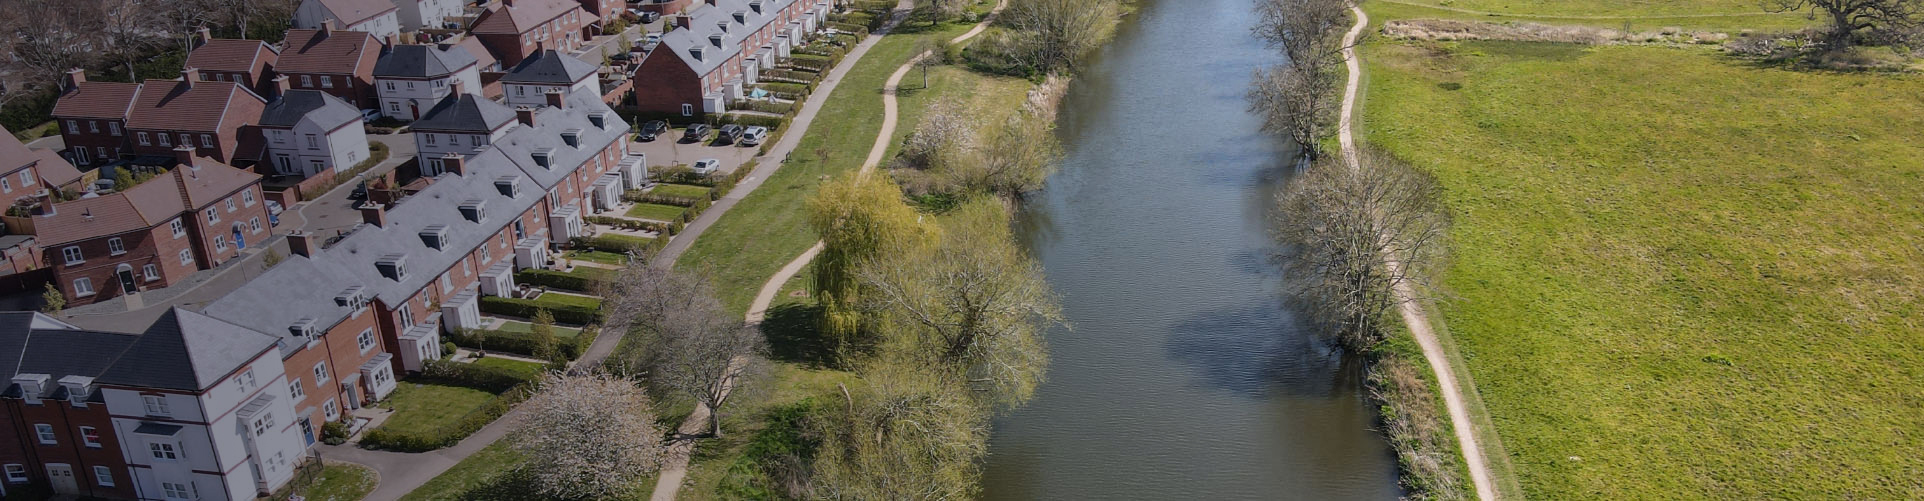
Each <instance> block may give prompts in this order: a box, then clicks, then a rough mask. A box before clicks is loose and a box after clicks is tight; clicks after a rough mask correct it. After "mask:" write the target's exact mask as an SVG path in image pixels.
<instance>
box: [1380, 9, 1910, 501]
mask: <svg viewBox="0 0 1924 501" xmlns="http://www.w3.org/2000/svg"><path fill="white" fill-rule="evenodd" d="M1478 3H1479V4H1483V5H1474V6H1470V7H1475V8H1478V9H1483V10H1495V9H1501V8H1502V7H1504V6H1506V5H1509V4H1507V3H1503V2H1497V3H1495V4H1493V3H1492V2H1491V1H1481V2H1478ZM1590 4H1591V5H1590V6H1594V7H1598V8H1597V9H1595V10H1591V11H1588V12H1594V13H1600V14H1628V15H1635V14H1651V15H1679V14H1682V13H1671V12H1648V13H1645V12H1637V11H1622V12H1619V11H1615V10H1611V8H1612V5H1614V4H1611V3H1610V2H1605V1H1598V2H1591V3H1590ZM1459 6H1463V5H1462V4H1461V3H1459ZM1573 8H1576V7H1573ZM1754 8H1755V7H1754V6H1748V5H1745V6H1742V9H1739V8H1737V7H1733V10H1730V11H1728V13H1729V14H1730V18H1729V19H1726V18H1722V17H1701V18H1686V19H1716V20H1717V21H1715V22H1716V23H1718V24H1722V25H1724V26H1722V27H1733V26H1730V24H1731V19H1747V18H1748V16H1750V15H1751V14H1749V13H1746V12H1745V10H1747V9H1754ZM1365 9H1366V10H1368V11H1369V12H1370V14H1371V16H1372V17H1373V18H1377V19H1375V20H1374V22H1375V23H1381V22H1386V21H1389V20H1394V19H1398V18H1407V17H1413V16H1428V15H1429V14H1428V13H1425V12H1420V11H1415V10H1411V9H1409V8H1407V6H1406V5H1403V4H1396V3H1386V4H1368V5H1366V6H1365ZM1585 12H1586V11H1583V10H1576V11H1559V12H1555V13H1554V14H1555V15H1559V16H1583V15H1588V14H1586V13H1585ZM1692 14H1704V15H1706V16H1709V15H1710V14H1715V12H1710V11H1704V12H1696V13H1692ZM1672 19H1673V18H1664V19H1642V18H1638V19H1627V20H1600V19H1587V20H1586V21H1588V22H1585V23H1583V24H1593V25H1599V24H1600V25H1602V26H1605V27H1614V26H1615V25H1616V24H1621V23H1624V22H1634V23H1637V24H1639V25H1645V24H1648V23H1654V22H1670V20H1672ZM1706 22H1710V21H1706ZM1770 27H1772V26H1759V28H1770ZM1361 51H1362V53H1363V55H1364V56H1363V61H1364V63H1365V64H1366V65H1367V69H1366V72H1365V73H1366V75H1367V77H1368V79H1367V80H1366V88H1365V89H1364V93H1365V96H1366V99H1365V100H1364V101H1363V109H1362V113H1363V117H1364V118H1363V119H1362V122H1361V125H1362V126H1363V128H1362V129H1361V130H1360V131H1359V133H1361V134H1364V136H1365V138H1366V140H1367V141H1368V142H1369V143H1372V144H1375V145H1378V146H1381V147H1384V148H1387V149H1389V150H1390V151H1391V152H1393V153H1395V154H1397V155H1398V156H1400V157H1403V158H1405V159H1407V160H1409V161H1411V163H1413V164H1415V165H1417V166H1420V167H1423V168H1426V169H1428V170H1430V171H1431V172H1432V173H1434V174H1435V175H1436V176H1437V177H1438V179H1439V180H1440V181H1441V182H1442V183H1443V185H1444V189H1445V192H1446V198H1447V204H1448V206H1449V207H1450V208H1451V209H1452V212H1453V213H1454V216H1455V222H1456V226H1455V228H1454V230H1453V232H1452V238H1453V240H1454V242H1455V260H1454V261H1453V262H1452V265H1451V266H1450V267H1449V268H1448V269H1447V270H1446V271H1445V272H1444V276H1443V281H1444V283H1445V285H1446V287H1447V289H1448V290H1449V291H1450V294H1451V300H1449V301H1445V302H1443V303H1441V304H1439V305H1437V306H1436V308H1435V309H1433V310H1431V312H1432V313H1433V314H1434V315H1433V316H1432V318H1433V319H1435V320H1438V321H1439V325H1437V327H1438V330H1439V332H1440V333H1441V337H1442V338H1444V339H1445V340H1446V342H1447V341H1449V340H1454V342H1455V344H1456V346H1455V348H1456V349H1458V350H1460V351H1461V352H1462V354H1463V355H1464V357H1463V358H1462V361H1461V364H1460V365H1458V366H1457V367H1458V368H1459V370H1461V371H1463V372H1465V373H1466V374H1467V375H1468V376H1469V377H1468V378H1467V379H1470V380H1474V381H1475V382H1476V387H1474V388H1473V389H1472V390H1471V391H1473V392H1474V393H1476V394H1477V395H1478V396H1480V397H1481V399H1482V401H1483V403H1484V405H1486V406H1487V409H1488V413H1487V417H1488V419H1489V421H1490V423H1491V426H1492V429H1493V431H1495V432H1496V435H1497V436H1500V437H1501V440H1502V442H1503V444H1504V445H1506V446H1507V449H1505V450H1506V451H1507V453H1506V455H1507V456H1508V457H1507V459H1508V460H1509V461H1508V463H1509V464H1511V465H1513V468H1514V469H1515V476H1516V480H1517V483H1518V484H1519V490H1520V494H1522V495H1524V496H1533V497H1595V498H1625V497H1631V498H1634V497H1650V496H1664V495H1677V494H1678V493H1690V495H1702V496H1707V497H1715V498H1758V497H1791V498H1796V497H1835V496H1839V495H1844V496H1853V495H1854V496H1861V497H1873V498H1877V497H1896V498H1901V497H1912V496H1915V495H1916V494H1917V493H1919V492H1924V484H1920V483H1919V482H1920V481H1919V480H1918V479H1917V477H1916V475H1912V474H1909V473H1907V472H1915V471H1918V470H1919V469H1920V468H1924V463H1921V462H1920V461H1924V460H1920V459H1918V458H1916V457H1911V456H1910V455H1905V454H1902V453H1900V452H1898V451H1905V450H1916V449H1918V448H1920V447H1924V442H1920V440H1924V438H1921V437H1919V436H1917V435H1916V434H1914V433H1906V432H1903V431H1900V430H1914V429H1920V428H1924V417H1919V416H1918V415H1917V414H1916V413H1915V412H1910V411H1907V410H1906V409H1913V410H1914V409H1915V408H1917V407H1918V406H1919V405H1920V401H1919V400H1918V399H1917V395H1916V394H1915V392H1908V391H1906V389H1907V388H1916V387H1918V386H1919V385H1921V384H1924V376H1920V375H1918V374H1917V373H1916V371H1914V370H1911V369H1913V368H1915V367H1918V366H1920V365H1921V364H1924V350H1920V349H1919V348H1918V346H1920V345H1924V337H1921V336H1920V334H1919V330H1918V329H1917V328H1916V327H1915V326H1914V325H1911V322H1910V321H1909V320H1906V319H1907V318H1912V317H1914V316H1915V315H1914V313H1915V312H1916V311H1918V309H1919V308H1920V305H1921V303H1920V298H1919V296H1918V294H1916V292H1915V291H1918V290H1924V265H1921V264H1920V262H1921V261H1920V258H1921V257H1924V251H1920V250H1919V248H1918V247H1917V246H1915V245H1913V244H1914V243H1915V242H1916V241H1917V240H1918V239H1920V238H1924V233H1920V231H1924V230H1919V228H1924V213H1920V212H1919V211H1918V210H1916V208H1917V207H1920V206H1921V205H1920V202H1924V200H1921V199H1920V195H1918V193H1917V192H1916V190H1914V189H1910V187H1914V186H1915V185H1916V179H1918V178H1919V177H1920V176H1924V167H1920V166H1918V165H1917V164H1916V162H1914V161H1910V159H1915V158H1918V156H1919V155H1920V154H1924V151H1921V150H1924V147H1920V146H1919V145H1918V144H1916V143H1915V141H1914V140H1913V139H1914V137H1915V131H1916V130H1919V128H1920V127H1924V118H1920V117H1924V114H1920V113H1921V112H1924V109H1921V108H1920V106H1919V105H1918V104H1917V103H1916V101H1915V100H1912V99H1907V98H1905V97H1903V96H1907V95H1915V94H1917V93H1918V92H1920V91H1924V79H1920V78H1918V77H1917V76H1916V75H1915V74H1879V73H1823V72H1805V71H1797V70H1792V69H1785V68H1776V67H1765V66H1763V65H1757V64H1753V63H1751V62H1749V61H1745V60H1742V59H1737V58H1734V57H1731V56H1728V55H1725V54H1723V53H1722V52H1720V51H1718V50H1717V47H1715V46H1709V47H1697V46H1676V47H1664V46H1582V45H1574V44H1553V43H1510V42H1414V41H1399V40H1389V39H1382V38H1377V39H1374V40H1370V41H1369V42H1367V43H1366V44H1365V45H1364V46H1363V47H1362V48H1361ZM1442 324H1447V325H1442ZM1473 413H1475V412H1474V410H1473Z"/></svg>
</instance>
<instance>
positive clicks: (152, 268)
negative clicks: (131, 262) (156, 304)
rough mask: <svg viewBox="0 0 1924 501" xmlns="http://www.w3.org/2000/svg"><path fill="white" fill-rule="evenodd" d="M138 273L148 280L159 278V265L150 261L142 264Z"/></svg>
mask: <svg viewBox="0 0 1924 501" xmlns="http://www.w3.org/2000/svg"><path fill="white" fill-rule="evenodd" d="M140 275H141V277H143V278H146V279H147V281H149V282H152V281H155V280H160V266H157V265H154V264H151V263H150V264H147V265H143V266H141V267H140Z"/></svg>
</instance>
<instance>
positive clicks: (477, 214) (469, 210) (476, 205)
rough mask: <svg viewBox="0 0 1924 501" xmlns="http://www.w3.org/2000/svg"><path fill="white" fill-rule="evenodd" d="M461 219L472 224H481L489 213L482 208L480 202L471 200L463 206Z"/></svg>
mask: <svg viewBox="0 0 1924 501" xmlns="http://www.w3.org/2000/svg"><path fill="white" fill-rule="evenodd" d="M461 217H463V218H466V219H467V220H468V221H470V222H476V223H479V222H481V218H483V217H487V212H486V210H485V209H484V208H483V207H482V203H481V201H480V200H469V201H467V202H466V203H463V204H461Z"/></svg>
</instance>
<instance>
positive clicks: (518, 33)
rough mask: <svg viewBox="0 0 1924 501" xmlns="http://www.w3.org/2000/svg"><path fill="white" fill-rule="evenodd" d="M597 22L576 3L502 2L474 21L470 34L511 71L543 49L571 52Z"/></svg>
mask: <svg viewBox="0 0 1924 501" xmlns="http://www.w3.org/2000/svg"><path fill="white" fill-rule="evenodd" d="M596 20H597V18H596V17H595V16H594V14H590V13H588V12H587V11H584V10H582V9H581V3H580V2H578V1H576V0H501V3H500V4H497V5H495V6H493V7H489V8H488V10H487V11H486V12H482V13H481V17H479V18H477V19H476V20H475V21H474V27H473V28H471V29H469V31H468V32H469V33H470V34H472V35H474V37H475V38H479V39H480V40H481V44H482V45H485V46H487V47H488V50H489V51H490V52H492V53H493V54H494V56H495V58H496V59H497V60H499V61H500V62H501V67H503V68H512V67H514V65H517V64H521V60H522V59H526V58H527V57H528V56H530V55H533V54H534V53H535V52H536V51H538V50H541V49H543V48H544V47H543V46H542V45H541V44H542V42H548V44H547V45H546V48H555V49H559V50H562V51H573V50H575V49H577V48H580V47H581V43H582V42H583V41H586V40H587V39H588V38H589V37H590V36H591V33H590V32H589V30H588V25H589V24H590V23H593V22H595V21H596Z"/></svg>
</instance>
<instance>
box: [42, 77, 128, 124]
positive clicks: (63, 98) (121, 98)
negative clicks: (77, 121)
mask: <svg viewBox="0 0 1924 501" xmlns="http://www.w3.org/2000/svg"><path fill="white" fill-rule="evenodd" d="M139 93H140V84H136V83H126V82H80V85H79V86H77V87H74V88H72V89H68V90H67V91H66V92H65V93H62V94H61V95H60V100H59V101H56V102H55V103H54V105H53V116H56V117H72V118H112V119H121V118H126V117H127V108H128V107H129V106H132V105H133V103H134V95H135V94H139Z"/></svg>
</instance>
